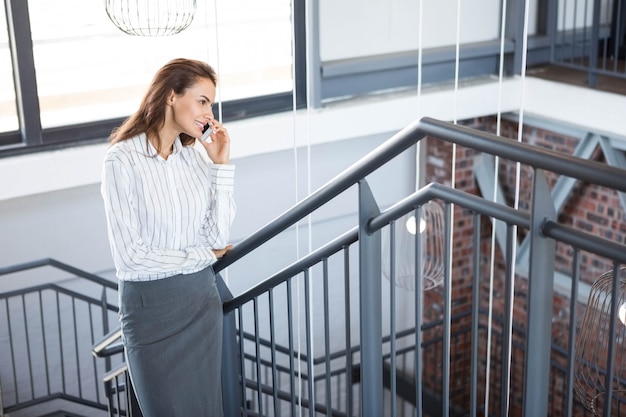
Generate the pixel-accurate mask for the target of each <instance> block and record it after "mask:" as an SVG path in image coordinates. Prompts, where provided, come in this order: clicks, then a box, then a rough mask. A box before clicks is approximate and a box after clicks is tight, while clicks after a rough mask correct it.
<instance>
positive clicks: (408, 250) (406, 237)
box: [382, 201, 444, 291]
mask: <svg viewBox="0 0 626 417" xmlns="http://www.w3.org/2000/svg"><path fill="white" fill-rule="evenodd" d="M443 226H444V212H443V207H442V206H441V204H439V203H437V202H436V201H429V202H428V203H426V204H424V205H423V206H422V209H421V215H420V219H419V221H417V219H416V218H415V216H414V213H409V214H407V215H405V216H403V217H402V218H400V219H398V221H396V222H395V225H394V227H395V235H396V239H395V256H394V258H395V272H396V273H395V284H396V286H398V287H400V288H404V289H405V290H408V291H415V239H416V237H417V238H419V239H421V243H420V247H421V255H420V256H421V261H422V265H421V269H422V270H421V274H422V275H421V277H422V289H423V290H430V289H433V288H435V287H437V286H438V285H440V284H441V283H442V282H443V274H444V268H443V267H444V251H443V245H444V227H443ZM390 251H391V243H390V241H389V237H388V236H387V235H384V242H383V253H382V259H383V268H382V271H383V276H384V277H385V278H386V279H390V278H391V276H390V271H391V268H390V263H391V252H390Z"/></svg>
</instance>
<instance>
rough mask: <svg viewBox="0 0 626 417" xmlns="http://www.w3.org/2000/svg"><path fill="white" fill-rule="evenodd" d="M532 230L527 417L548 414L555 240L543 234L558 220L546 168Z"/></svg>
mask: <svg viewBox="0 0 626 417" xmlns="http://www.w3.org/2000/svg"><path fill="white" fill-rule="evenodd" d="M533 189H534V193H533V202H532V213H531V229H530V239H531V240H530V258H529V262H530V265H529V275H528V307H527V308H528V330H527V335H526V336H527V337H526V369H525V378H524V404H523V409H524V417H539V416H547V415H548V394H549V392H550V387H549V382H550V380H549V377H550V351H551V343H552V303H553V293H554V254H555V242H554V240H552V239H550V238H546V237H545V236H543V234H542V233H541V228H542V225H543V223H544V222H545V221H546V220H554V219H556V213H555V209H554V202H553V201H552V198H551V197H550V189H549V188H548V182H547V180H546V176H545V174H544V173H543V171H541V170H539V169H537V170H535V178H534V187H533Z"/></svg>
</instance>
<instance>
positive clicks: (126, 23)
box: [105, 0, 196, 36]
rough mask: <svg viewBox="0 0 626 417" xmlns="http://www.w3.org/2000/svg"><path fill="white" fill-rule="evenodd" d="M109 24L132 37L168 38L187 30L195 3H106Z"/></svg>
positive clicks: (155, 0) (115, 0) (137, 0)
mask: <svg viewBox="0 0 626 417" xmlns="http://www.w3.org/2000/svg"><path fill="white" fill-rule="evenodd" d="M105 5H106V12H107V15H108V16H109V19H111V22H113V24H114V25H115V26H117V27H118V28H119V29H120V30H121V31H122V32H125V33H127V34H129V35H134V36H169V35H175V34H177V33H179V32H181V31H182V30H184V29H186V28H187V27H188V26H189V25H190V24H191V22H192V21H193V18H194V16H195V14H196V0H105Z"/></svg>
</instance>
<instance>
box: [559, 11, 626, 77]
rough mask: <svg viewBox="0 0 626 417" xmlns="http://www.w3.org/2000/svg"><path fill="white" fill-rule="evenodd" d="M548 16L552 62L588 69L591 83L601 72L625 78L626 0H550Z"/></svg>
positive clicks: (568, 66) (583, 69)
mask: <svg viewBox="0 0 626 417" xmlns="http://www.w3.org/2000/svg"><path fill="white" fill-rule="evenodd" d="M548 16H550V18H549V20H550V21H549V22H548V27H550V28H551V34H550V51H551V59H550V60H551V62H552V63H553V64H557V65H560V66H563V67H566V68H572V69H576V70H582V71H586V72H587V74H588V75H587V83H588V84H589V85H590V86H592V87H595V86H597V85H598V76H600V75H608V76H611V77H617V78H626V67H625V66H624V62H625V61H624V59H625V58H626V43H625V41H626V37H625V33H626V2H624V1H623V0H594V1H593V2H589V1H586V0H585V1H583V0H572V1H567V2H548ZM557 28H558V29H557Z"/></svg>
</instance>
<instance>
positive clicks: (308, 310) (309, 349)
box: [304, 270, 315, 417]
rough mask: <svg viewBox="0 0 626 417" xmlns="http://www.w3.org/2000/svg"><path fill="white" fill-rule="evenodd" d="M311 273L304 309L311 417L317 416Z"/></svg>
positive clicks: (307, 273)
mask: <svg viewBox="0 0 626 417" xmlns="http://www.w3.org/2000/svg"><path fill="white" fill-rule="evenodd" d="M309 295H310V290H309V271H308V270H306V271H304V309H305V320H306V364H307V374H308V375H307V388H308V395H309V417H313V416H314V415H315V390H314V387H313V384H315V371H314V369H313V355H312V352H313V348H312V341H311V300H310V298H309Z"/></svg>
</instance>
